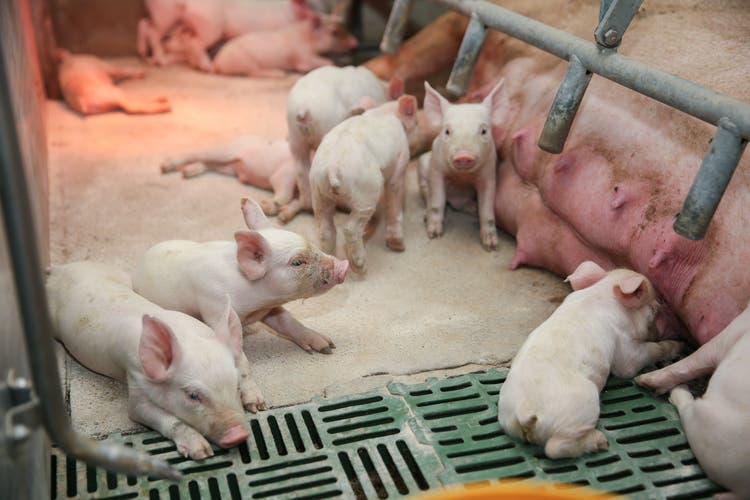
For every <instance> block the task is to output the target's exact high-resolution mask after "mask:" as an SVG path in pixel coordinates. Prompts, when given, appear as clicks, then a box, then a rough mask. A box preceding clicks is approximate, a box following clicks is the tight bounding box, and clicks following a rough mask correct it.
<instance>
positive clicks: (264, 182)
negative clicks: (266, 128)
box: [161, 135, 297, 215]
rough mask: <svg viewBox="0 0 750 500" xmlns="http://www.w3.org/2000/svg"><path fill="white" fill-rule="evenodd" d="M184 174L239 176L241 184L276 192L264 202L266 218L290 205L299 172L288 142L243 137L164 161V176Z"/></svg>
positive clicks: (187, 176)
mask: <svg viewBox="0 0 750 500" xmlns="http://www.w3.org/2000/svg"><path fill="white" fill-rule="evenodd" d="M175 170H180V171H182V175H183V177H185V178H189V177H195V176H196V175H200V174H202V173H203V172H205V171H206V170H214V171H216V172H220V173H223V174H228V175H236V176H237V178H238V179H239V180H240V182H243V183H246V184H252V185H253V186H257V187H259V188H263V189H272V190H273V199H272V200H261V202H260V204H261V206H262V207H263V211H264V212H265V213H266V215H276V214H277V213H278V211H279V207H281V206H284V205H286V204H287V203H289V202H291V201H292V199H293V198H294V192H295V191H296V190H297V174H296V172H297V170H296V167H295V165H294V157H293V156H292V152H291V151H290V150H289V143H288V142H287V141H269V140H268V139H264V138H262V137H257V136H254V135H243V136H241V137H238V138H237V139H235V140H234V141H231V142H229V143H226V144H217V145H214V146H210V147H207V148H204V149H197V150H193V151H188V152H187V153H184V154H182V155H180V156H175V157H173V158H170V159H168V160H165V161H164V162H163V163H162V164H161V171H162V173H167V172H173V171H175Z"/></svg>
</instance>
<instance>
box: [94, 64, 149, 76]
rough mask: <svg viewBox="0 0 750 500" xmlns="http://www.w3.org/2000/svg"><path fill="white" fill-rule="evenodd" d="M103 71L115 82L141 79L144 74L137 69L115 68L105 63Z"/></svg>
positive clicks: (113, 65) (115, 66)
mask: <svg viewBox="0 0 750 500" xmlns="http://www.w3.org/2000/svg"><path fill="white" fill-rule="evenodd" d="M104 70H105V71H106V72H107V74H108V75H109V76H110V77H111V78H114V79H116V80H122V79H126V78H143V77H144V76H145V75H146V73H145V71H143V70H142V69H139V68H128V67H125V66H117V65H115V64H109V63H106V65H105V67H104Z"/></svg>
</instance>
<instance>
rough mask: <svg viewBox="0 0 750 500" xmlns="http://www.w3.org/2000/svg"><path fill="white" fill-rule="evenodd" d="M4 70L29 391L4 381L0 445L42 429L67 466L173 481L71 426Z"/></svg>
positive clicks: (6, 170) (13, 246)
mask: <svg viewBox="0 0 750 500" xmlns="http://www.w3.org/2000/svg"><path fill="white" fill-rule="evenodd" d="M7 68H8V66H6V60H5V53H4V51H2V50H0V203H1V204H2V213H3V215H4V219H5V227H6V232H7V240H8V247H9V248H8V250H9V253H10V257H11V262H12V266H13V279H14V283H15V289H16V290H15V291H16V295H17V298H18V306H19V309H20V311H19V312H20V317H21V322H22V325H23V331H24V339H25V343H26V350H27V353H28V357H29V364H30V368H31V373H32V378H33V386H30V385H29V383H28V381H26V380H23V379H20V380H18V379H16V380H8V384H7V389H8V391H9V393H10V394H11V396H13V395H16V396H17V397H11V398H6V399H11V400H14V401H11V402H12V403H14V408H13V409H12V410H10V411H8V412H7V413H6V414H5V415H4V416H3V417H4V418H3V421H2V422H1V424H2V425H0V433H3V436H2V437H3V438H4V439H0V441H4V442H7V443H10V444H11V446H13V445H18V444H20V443H22V442H23V441H24V440H25V439H27V438H28V437H29V435H30V433H31V432H30V430H31V429H32V428H33V427H35V426H37V425H38V423H40V422H41V423H42V424H43V425H44V427H45V429H46V430H47V434H48V435H49V436H50V438H51V439H52V440H53V441H54V442H55V443H56V444H57V445H58V446H60V448H62V449H63V451H65V453H66V454H67V455H68V456H70V457H72V458H75V459H80V460H83V461H85V462H87V463H89V464H92V465H95V466H101V467H104V468H105V469H108V470H111V471H113V472H119V473H123V474H149V475H151V476H153V477H156V478H162V479H173V480H177V479H179V478H180V477H181V473H180V472H179V471H176V470H175V469H173V468H172V467H171V466H170V465H169V464H168V463H167V462H165V461H164V460H161V459H158V458H156V457H152V456H150V455H147V454H144V453H141V452H138V451H135V450H133V449H131V448H127V447H125V446H121V445H113V444H109V443H103V442H97V441H94V440H92V439H90V438H87V437H86V436H83V435H81V434H78V433H76V432H75V431H74V430H73V428H72V426H71V424H70V420H69V418H68V415H67V413H66V411H65V403H64V402H63V394H62V389H61V386H60V375H59V373H58V371H57V359H56V357H55V351H54V347H53V340H52V335H51V332H52V322H51V319H50V315H49V310H48V309H47V296H46V293H45V287H44V280H43V278H42V269H41V265H40V259H39V252H38V243H37V236H36V231H35V227H34V220H33V216H32V208H31V200H30V198H29V191H28V186H27V180H26V175H25V169H24V162H23V157H22V155H21V149H20V147H21V146H20V144H19V143H18V131H17V130H16V123H17V122H16V117H15V116H14V112H13V103H12V102H11V99H12V96H11V93H10V85H9V83H10V80H9V78H8V70H7ZM0 382H4V381H0ZM2 385H3V386H5V385H6V384H4V383H3V384H2ZM34 393H35V394H34Z"/></svg>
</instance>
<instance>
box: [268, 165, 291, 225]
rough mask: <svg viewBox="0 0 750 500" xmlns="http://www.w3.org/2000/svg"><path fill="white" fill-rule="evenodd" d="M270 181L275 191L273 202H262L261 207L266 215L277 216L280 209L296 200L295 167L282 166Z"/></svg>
mask: <svg viewBox="0 0 750 500" xmlns="http://www.w3.org/2000/svg"><path fill="white" fill-rule="evenodd" d="M268 180H269V182H270V183H271V189H273V200H262V201H261V202H260V206H261V208H263V212H264V213H265V214H266V215H276V214H277V213H279V207H283V206H284V205H286V204H288V203H289V202H291V201H292V199H294V191H295V190H296V189H297V177H296V175H295V173H294V165H293V164H290V165H289V166H286V165H282V166H281V167H279V168H278V169H277V170H276V171H275V172H274V173H273V175H271V178H270V179H268Z"/></svg>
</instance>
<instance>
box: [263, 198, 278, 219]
mask: <svg viewBox="0 0 750 500" xmlns="http://www.w3.org/2000/svg"><path fill="white" fill-rule="evenodd" d="M260 208H261V209H263V213H264V214H266V215H276V214H278V213H279V205H278V204H277V203H276V202H275V201H273V200H260Z"/></svg>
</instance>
